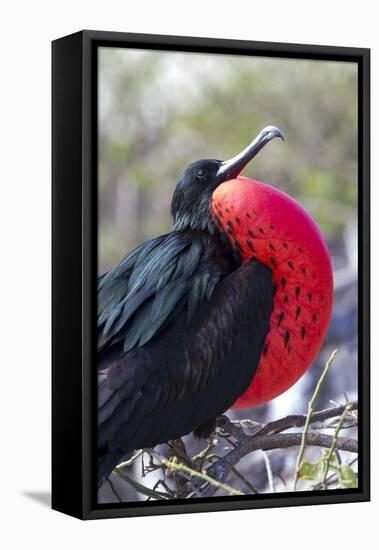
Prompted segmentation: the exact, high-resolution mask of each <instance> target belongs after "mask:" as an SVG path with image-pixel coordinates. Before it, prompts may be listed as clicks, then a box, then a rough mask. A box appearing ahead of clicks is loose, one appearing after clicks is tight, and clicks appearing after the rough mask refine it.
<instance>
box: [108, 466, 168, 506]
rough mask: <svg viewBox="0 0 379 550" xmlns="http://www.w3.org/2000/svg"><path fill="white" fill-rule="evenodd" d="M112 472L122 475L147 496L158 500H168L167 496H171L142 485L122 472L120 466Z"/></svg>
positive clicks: (122, 477)
mask: <svg viewBox="0 0 379 550" xmlns="http://www.w3.org/2000/svg"><path fill="white" fill-rule="evenodd" d="M112 474H114V475H116V476H118V477H120V478H121V479H123V480H124V481H125V482H126V483H128V484H129V485H131V486H132V487H133V488H134V489H135V490H136V491H138V492H139V493H142V494H143V495H146V496H147V497H152V498H155V499H157V500H166V499H167V498H169V497H170V495H167V494H166V493H161V492H160V491H153V489H150V488H149V487H146V486H145V485H142V483H139V482H138V481H136V480H135V479H133V478H131V477H130V476H128V475H127V474H125V473H122V472H121V471H120V470H119V469H118V468H115V469H114V470H113V472H112Z"/></svg>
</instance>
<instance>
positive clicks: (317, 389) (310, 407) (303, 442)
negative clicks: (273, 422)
mask: <svg viewBox="0 0 379 550" xmlns="http://www.w3.org/2000/svg"><path fill="white" fill-rule="evenodd" d="M337 353H338V350H334V351H333V353H332V355H331V356H330V357H329V360H328V361H327V363H326V365H325V367H324V370H323V371H322V373H321V376H320V378H319V381H318V382H317V384H316V387H315V390H314V392H313V395H312V397H311V399H310V400H309V403H308V413H307V418H306V421H305V426H304V430H303V435H302V438H301V445H300V450H299V454H298V455H297V460H296V466H295V474H294V480H293V487H292V490H293V491H296V485H297V480H298V477H299V470H300V464H301V462H302V460H303V456H304V451H305V445H306V441H307V433H308V428H309V424H310V421H311V416H312V413H313V405H314V403H315V401H316V399H317V397H318V394H319V393H320V389H321V386H322V383H323V382H324V380H325V378H326V375H327V374H328V370H329V367H330V366H331V365H332V364H333V361H334V358H335V356H336V354H337Z"/></svg>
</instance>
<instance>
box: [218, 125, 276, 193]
mask: <svg viewBox="0 0 379 550" xmlns="http://www.w3.org/2000/svg"><path fill="white" fill-rule="evenodd" d="M276 137H279V138H281V139H282V140H283V141H284V137H283V135H282V133H281V131H280V130H279V129H278V128H276V127H275V126H266V128H263V130H261V131H260V132H259V134H258V135H257V137H256V138H255V139H254V140H253V141H252V142H251V143H250V145H248V146H247V147H246V149H244V150H243V151H242V152H241V153H239V154H238V155H236V156H235V157H233V158H231V159H230V160H224V161H223V162H222V163H221V165H220V168H219V169H218V171H217V174H216V177H217V179H218V182H219V183H221V182H223V181H226V180H228V179H232V178H236V177H237V176H238V174H239V173H240V172H241V171H242V170H243V168H245V166H246V164H247V163H248V162H250V161H251V159H253V158H254V157H255V155H256V154H257V153H259V151H260V150H261V149H262V147H264V146H265V145H266V144H267V143H268V142H269V141H271V140H272V139H274V138H276Z"/></svg>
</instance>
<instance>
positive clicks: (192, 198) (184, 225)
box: [171, 159, 222, 230]
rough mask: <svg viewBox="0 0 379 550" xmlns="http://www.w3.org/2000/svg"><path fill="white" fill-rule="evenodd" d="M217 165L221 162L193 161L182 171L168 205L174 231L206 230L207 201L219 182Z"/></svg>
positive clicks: (207, 226) (208, 218)
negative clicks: (169, 205)
mask: <svg viewBox="0 0 379 550" xmlns="http://www.w3.org/2000/svg"><path fill="white" fill-rule="evenodd" d="M221 164H222V162H221V160H214V159H209V160H197V161H196V162H193V163H192V164H190V165H189V166H187V168H186V169H185V170H184V172H183V173H182V175H181V176H180V178H179V180H178V182H177V184H176V188H175V192H174V196H173V197H172V202H171V214H172V216H173V218H174V226H173V229H174V230H179V229H189V228H191V229H200V230H205V229H209V224H210V223H212V221H211V217H210V212H209V202H210V199H211V196H212V193H213V191H214V190H215V189H216V187H217V186H218V185H219V184H220V183H221V181H219V178H218V177H217V173H218V171H219V169H220V166H221Z"/></svg>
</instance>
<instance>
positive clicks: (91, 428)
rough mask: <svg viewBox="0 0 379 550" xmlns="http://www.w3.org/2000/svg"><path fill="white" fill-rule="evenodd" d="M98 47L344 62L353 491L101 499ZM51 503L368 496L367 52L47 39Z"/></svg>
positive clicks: (216, 503)
mask: <svg viewBox="0 0 379 550" xmlns="http://www.w3.org/2000/svg"><path fill="white" fill-rule="evenodd" d="M100 46H115V47H128V48H143V49H152V50H157V49H159V50H166V51H187V52H207V53H212V54H216V55H217V54H220V53H222V54H238V55H244V56H246V55H254V56H262V55H264V56H266V57H282V58H283V57H284V58H297V59H317V60H336V61H350V62H356V63H357V64H358V80H359V126H358V132H359V135H358V145H359V154H358V160H359V200H358V208H359V223H358V239H359V273H358V286H359V309H358V313H359V326H358V332H359V347H358V353H359V414H360V430H359V449H360V455H359V456H360V468H359V487H358V488H357V489H343V490H328V491H327V492H323V491H314V492H303V493H301V492H297V493H294V494H289V493H286V494H283V493H280V494H275V495H267V494H266V495H255V496H254V497H251V496H246V497H245V496H243V497H231V496H228V497H212V498H209V499H207V498H204V499H194V500H183V501H177V502H175V503H173V502H172V501H165V502H161V501H160V502H140V503H137V502H135V503H125V504H108V505H103V504H97V499H96V495H97V490H96V483H95V475H94V474H95V469H96V459H95V457H96V407H95V405H96V398H95V396H96V377H95V376H94V374H93V369H92V367H91V365H93V364H94V359H95V353H96V352H95V349H96V346H95V343H96V342H95V336H94V335H95V334H96V332H95V319H96V316H95V311H96V271H97V51H98V48H99V47H100ZM52 62H53V65H52V75H53V77H52V96H53V108H52V110H53V112H52V114H53V124H52V137H53V145H52V156H53V169H52V180H53V199H52V209H53V268H52V269H53V270H52V276H53V330H52V338H53V356H52V364H53V371H52V375H53V385H52V430H53V431H52V507H53V508H54V509H55V510H58V511H61V512H64V513H66V514H70V515H72V516H75V517H77V518H81V519H97V518H112V517H123V516H142V515H153V514H154V515H155V514H172V513H187V512H204V511H218V510H240V509H246V508H266V507H280V506H299V505H310V504H327V503H339V502H358V501H367V500H369V499H370V374H369V368H370V367H369V365H370V339H369V334H370V320H369V319H370V303H369V300H370V257H369V254H370V253H369V250H370V234H369V231H370V230H369V227H370V207H369V200H370V196H369V195H370V191H369V180H370V50H369V49H363V48H350V47H349V48H348V47H335V46H318V45H317V46H316V45H303V44H284V43H266V42H254V41H242V40H225V39H210V38H199V37H181V36H160V35H144V34H130V33H118V32H102V31H90V30H88V31H82V32H78V33H76V34H72V35H70V36H66V37H63V38H61V39H58V40H55V41H54V42H53V43H52Z"/></svg>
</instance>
